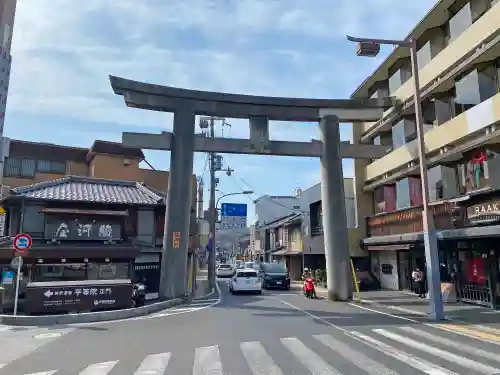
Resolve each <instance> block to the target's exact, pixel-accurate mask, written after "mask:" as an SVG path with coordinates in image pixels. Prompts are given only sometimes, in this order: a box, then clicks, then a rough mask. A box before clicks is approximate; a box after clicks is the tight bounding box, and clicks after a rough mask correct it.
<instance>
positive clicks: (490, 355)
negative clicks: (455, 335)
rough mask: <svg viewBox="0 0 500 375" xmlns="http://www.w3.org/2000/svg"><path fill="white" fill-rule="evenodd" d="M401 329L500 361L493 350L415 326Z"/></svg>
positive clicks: (499, 357) (499, 356)
mask: <svg viewBox="0 0 500 375" xmlns="http://www.w3.org/2000/svg"><path fill="white" fill-rule="evenodd" d="M399 329H401V330H403V331H406V332H409V333H411V334H413V335H416V336H420V337H423V338H425V339H427V340H430V341H434V342H437V343H439V344H443V345H447V346H449V347H452V348H455V349H458V350H460V351H463V352H466V353H472V354H474V355H477V356H478V357H483V358H486V359H489V360H492V361H495V362H500V355H498V354H494V353H491V352H487V351H486V350H482V349H479V348H476V347H474V346H471V345H465V344H460V343H458V342H456V341H453V340H450V339H447V338H445V337H441V336H436V335H433V334H431V333H429V332H425V331H421V330H419V329H415V328H413V327H399Z"/></svg>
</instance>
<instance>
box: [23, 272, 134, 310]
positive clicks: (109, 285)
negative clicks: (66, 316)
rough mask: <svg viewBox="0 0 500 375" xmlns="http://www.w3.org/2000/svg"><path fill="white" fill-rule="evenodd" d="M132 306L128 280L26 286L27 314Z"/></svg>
mask: <svg viewBox="0 0 500 375" xmlns="http://www.w3.org/2000/svg"><path fill="white" fill-rule="evenodd" d="M131 307H132V283H131V281H130V280H89V281H75V282H71V281H55V282H36V283H29V284H28V285H27V286H26V302H25V310H26V312H27V313H29V314H48V313H49V314H50V313H57V312H83V311H98V310H112V309H127V308H131Z"/></svg>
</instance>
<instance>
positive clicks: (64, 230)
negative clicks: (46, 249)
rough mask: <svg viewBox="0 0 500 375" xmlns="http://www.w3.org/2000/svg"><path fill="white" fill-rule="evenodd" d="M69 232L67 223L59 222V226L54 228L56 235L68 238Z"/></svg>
mask: <svg viewBox="0 0 500 375" xmlns="http://www.w3.org/2000/svg"><path fill="white" fill-rule="evenodd" d="M69 232H70V230H69V227H68V224H66V223H61V224H59V227H58V228H57V230H56V237H59V238H68V235H69Z"/></svg>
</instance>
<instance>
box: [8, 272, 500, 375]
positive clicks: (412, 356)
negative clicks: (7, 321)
mask: <svg viewBox="0 0 500 375" xmlns="http://www.w3.org/2000/svg"><path fill="white" fill-rule="evenodd" d="M220 285H221V301H220V303H218V304H215V305H214V303H217V299H216V298H215V297H214V296H211V297H209V298H208V299H206V300H198V301H195V303H194V305H193V306H192V307H187V306H186V307H179V308H177V309H175V310H173V312H175V313H168V312H164V313H162V314H157V315H156V316H155V317H153V318H148V319H136V320H131V321H122V322H113V323H105V324H96V325H82V326H77V327H70V328H64V327H62V328H61V327H57V328H54V329H42V330H43V331H40V330H41V329H33V332H32V336H35V332H38V333H36V335H38V336H39V338H37V339H35V338H34V337H32V339H31V340H30V339H29V337H28V336H30V334H29V333H27V332H30V330H28V331H23V332H24V333H23V334H24V335H25V337H24V341H23V340H20V341H19V345H21V346H29V345H32V343H33V342H37V343H38V344H37V345H34V346H33V345H32V346H31V347H30V348H31V349H29V350H24V351H22V350H21V349H22V348H20V349H19V352H15V350H16V349H12V348H13V347H14V348H15V347H16V339H15V334H16V332H11V331H9V330H8V329H5V330H4V332H2V331H1V328H0V364H1V363H4V364H5V365H4V367H3V368H1V369H0V375H25V374H30V375H31V374H36V375H125V374H126V375H132V374H135V375H161V374H175V375H191V374H192V375H202V374H204V375H209V374H210V375H216V374H217V375H221V374H224V375H257V374H259V375H263V374H266V375H281V374H283V375H285V374H295V375H305V374H325V375H326V374H329V375H333V374H345V375H351V374H380V375H382V374H385V375H391V374H392V375H396V374H401V375H411V374H432V375H444V374H448V375H450V374H451V375H453V374H464V375H465V374H467V375H471V374H500V354H499V353H500V348H499V347H500V336H498V342H496V341H495V337H497V336H495V335H493V334H491V335H490V337H489V339H490V341H491V342H486V341H481V340H479V339H473V338H470V337H466V336H464V335H459V334H457V333H452V332H449V331H444V330H442V329H438V328H436V327H433V326H429V325H426V324H422V323H423V322H425V321H424V320H423V319H424V318H422V317H414V316H411V317H410V316H407V317H406V319H411V321H410V320H403V319H398V318H395V317H393V316H389V315H384V314H383V313H385V311H381V313H377V312H374V311H371V310H367V308H370V307H363V308H359V307H355V306H353V305H349V304H344V303H331V302H328V301H326V300H308V299H306V298H305V297H303V296H301V295H298V294H296V293H294V292H280V291H269V292H264V293H263V294H262V295H261V296H256V295H248V296H247V295H238V296H232V295H230V294H229V293H228V290H227V286H226V284H225V283H224V282H221V283H220ZM370 309H371V308H370ZM419 319H420V321H419ZM17 333H19V332H17ZM50 333H52V336H51V335H50ZM7 334H9V335H11V337H10V341H6V340H5V337H6V336H5V335H7ZM40 335H41V336H40ZM44 335H45V336H44ZM2 337H3V338H2ZM483 339H484V340H486V338H483ZM44 340H45V341H44ZM6 347H9V348H11V350H10V351H9V352H8V353H10V354H9V355H10V357H9V355H7V356H6V355H5V353H7V352H6V351H5V352H4V348H6ZM16 353H17V354H16Z"/></svg>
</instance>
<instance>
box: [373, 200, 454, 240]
mask: <svg viewBox="0 0 500 375" xmlns="http://www.w3.org/2000/svg"><path fill="white" fill-rule="evenodd" d="M429 209H430V212H431V213H432V215H433V216H434V225H435V227H436V229H452V228H455V227H457V226H461V225H462V224H461V223H460V217H461V211H460V209H458V207H457V206H456V205H455V204H454V203H448V202H447V203H443V204H436V205H432V206H430V207H429ZM422 230H423V227H422V206H416V207H411V208H408V209H404V210H400V211H396V212H390V213H386V214H378V215H375V216H370V217H368V218H366V231H367V237H375V236H390V235H397V234H405V233H418V232H422Z"/></svg>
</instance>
